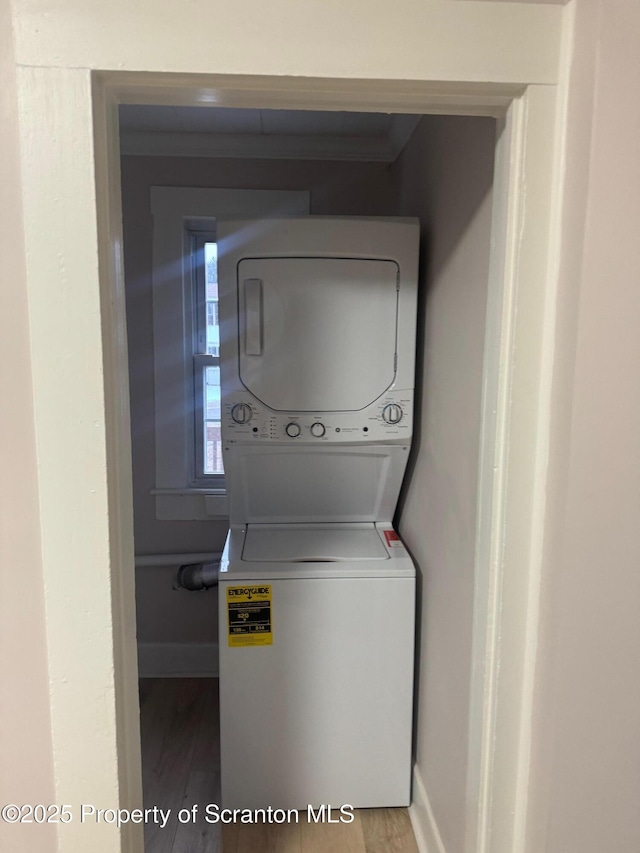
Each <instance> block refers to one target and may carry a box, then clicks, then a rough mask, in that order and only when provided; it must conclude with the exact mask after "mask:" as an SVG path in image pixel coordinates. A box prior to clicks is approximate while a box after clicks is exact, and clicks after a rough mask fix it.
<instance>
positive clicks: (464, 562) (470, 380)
mask: <svg viewBox="0 0 640 853" xmlns="http://www.w3.org/2000/svg"><path fill="white" fill-rule="evenodd" d="M494 148H495V122H494V121H493V120H492V119H485V118H468V117H463V118H459V117H443V116H437V117H435V116H433V117H432V116H429V117H425V118H423V119H422V122H421V124H420V126H419V128H418V130H417V131H416V133H415V134H414V136H413V137H412V139H411V141H410V143H409V145H408V146H407V148H406V149H405V151H404V152H403V154H402V156H401V157H400V159H399V160H398V162H397V164H396V166H395V168H394V176H395V177H396V178H397V180H398V188H399V212H401V213H402V214H403V215H412V216H418V217H420V220H421V223H422V233H423V242H422V259H421V261H422V263H421V269H422V272H421V300H420V315H419V343H418V361H417V368H418V370H417V382H416V388H417V393H418V401H417V407H416V408H417V413H418V414H417V420H416V431H415V440H414V446H413V449H412V457H411V464H410V469H409V473H408V478H407V481H406V482H405V490H404V494H403V497H402V499H401V502H400V507H399V513H398V516H399V530H400V533H401V535H402V537H403V539H404V540H405V542H406V544H407V546H408V547H409V549H410V551H411V553H412V555H413V557H414V559H415V561H416V564H417V568H418V576H419V584H418V624H419V631H418V645H417V655H418V658H417V668H416V672H417V706H416V744H415V747H416V769H417V773H418V774H419V776H420V779H421V781H422V783H423V784H424V787H425V789H426V791H427V794H428V796H429V799H430V801H431V806H432V809H433V812H434V816H435V820H436V823H437V825H438V827H439V830H440V833H441V835H442V840H443V842H444V845H445V848H446V850H447V853H462V851H463V849H464V826H465V807H466V771H467V746H468V709H469V682H470V676H471V631H472V620H473V597H474V548H475V522H476V491H477V475H478V453H479V426H480V405H481V387H482V385H481V380H482V359H483V351H484V335H485V311H486V298H487V283H488V262H489V245H490V228H491V188H492V181H493V159H494Z"/></svg>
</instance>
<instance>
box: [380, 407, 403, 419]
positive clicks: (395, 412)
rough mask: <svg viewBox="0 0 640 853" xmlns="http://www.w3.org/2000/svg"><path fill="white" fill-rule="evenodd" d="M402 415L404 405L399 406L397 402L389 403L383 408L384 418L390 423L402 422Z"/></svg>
mask: <svg viewBox="0 0 640 853" xmlns="http://www.w3.org/2000/svg"><path fill="white" fill-rule="evenodd" d="M402 415H403V411H402V406H399V405H398V404H397V403H389V405H388V406H385V407H384V409H383V410H382V418H383V420H384V421H386V423H388V424H397V423H400V421H401V420H402Z"/></svg>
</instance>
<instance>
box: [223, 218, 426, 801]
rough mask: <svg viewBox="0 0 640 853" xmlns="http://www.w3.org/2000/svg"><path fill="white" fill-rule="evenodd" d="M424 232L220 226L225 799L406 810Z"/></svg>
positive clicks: (374, 226) (338, 224)
mask: <svg viewBox="0 0 640 853" xmlns="http://www.w3.org/2000/svg"><path fill="white" fill-rule="evenodd" d="M418 233H419V232H418V223H417V222H416V221H415V220H406V219H377V218H376V219H352V218H341V219H336V218H325V217H306V218H304V219H289V220H264V221H259V222H256V221H251V222H229V223H221V224H220V228H219V233H218V246H219V293H220V323H221V329H222V336H221V337H222V352H221V382H222V429H223V447H224V463H225V473H226V477H227V486H228V491H229V501H230V522H231V527H230V532H229V536H228V539H227V543H226V547H225V552H224V557H223V560H222V564H221V571H220V584H219V601H220V605H219V606H220V613H219V616H220V623H219V624H220V720H221V762H222V800H223V804H224V806H225V807H230V808H266V807H268V806H272V807H273V808H306V807H307V806H308V805H314V806H318V805H321V804H328V805H334V806H340V805H343V804H347V803H348V804H350V805H353V806H355V807H375V806H400V805H408V803H409V800H410V779H411V720H412V697H413V654H414V630H415V569H414V566H413V564H412V562H411V559H410V557H409V555H408V554H407V552H406V550H405V548H404V546H403V545H402V543H401V541H400V540H399V538H398V536H397V534H396V533H395V532H394V531H393V528H392V525H391V520H392V518H393V514H394V511H395V507H396V503H397V499H398V494H399V491H400V487H401V484H402V478H403V476H404V471H405V468H406V462H407V457H408V453H409V448H410V443H411V434H412V409H413V385H414V357H415V356H414V350H415V322H416V293H417V264H418V239H419V237H418Z"/></svg>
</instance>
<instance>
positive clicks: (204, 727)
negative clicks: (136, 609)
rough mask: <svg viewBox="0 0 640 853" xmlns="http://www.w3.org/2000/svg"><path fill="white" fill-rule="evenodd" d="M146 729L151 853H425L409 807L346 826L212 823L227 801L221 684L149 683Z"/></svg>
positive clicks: (365, 812)
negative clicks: (212, 813)
mask: <svg viewBox="0 0 640 853" xmlns="http://www.w3.org/2000/svg"><path fill="white" fill-rule="evenodd" d="M140 727H141V735H142V780H143V787H144V805H145V808H148V809H153V808H154V806H155V807H157V811H156V812H154V813H150V818H151V819H150V820H148V821H147V822H146V823H145V853H418V848H417V847H416V843H415V840H414V837H413V832H412V829H411V824H410V822H409V816H408V814H407V810H406V809H360V810H358V811H356V812H355V817H354V820H353V822H352V823H338V824H329V823H313V822H311V823H309V822H307V816H306V814H304V813H299V822H298V823H281V824H275V823H271V824H238V823H236V824H230V825H225V826H221V825H220V824H219V823H208V822H207V821H206V820H205V815H204V810H205V808H206V806H207V805H208V804H210V803H219V802H220V769H219V768H220V737H219V719H218V681H217V679H214V678H144V679H141V681H140ZM194 807H195V808H196V809H197V810H198V811H197V813H196V819H195V820H193V819H192V817H191V816H192V814H193V812H192V811H191V812H190V813H189V815H187V811H186V810H187V809H189V810H192V809H193V808H194ZM160 810H162V813H161V812H160ZM167 810H170V814H169V815H168V816H166V812H167ZM181 810H184V811H182V812H181V814H182V817H183V819H186V820H185V822H184V823H181V822H180V821H179V820H178V813H179V812H180V811H181ZM163 813H164V814H163ZM165 817H166V825H165V826H164V827H162V826H161V823H162V821H163V820H164V819H165Z"/></svg>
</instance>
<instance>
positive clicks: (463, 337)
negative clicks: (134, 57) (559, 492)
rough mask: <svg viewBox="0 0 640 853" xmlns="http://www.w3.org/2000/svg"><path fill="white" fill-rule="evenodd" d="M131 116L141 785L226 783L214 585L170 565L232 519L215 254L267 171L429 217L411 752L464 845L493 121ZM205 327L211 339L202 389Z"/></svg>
mask: <svg viewBox="0 0 640 853" xmlns="http://www.w3.org/2000/svg"><path fill="white" fill-rule="evenodd" d="M120 127H121V152H122V158H121V174H122V207H123V228H124V251H125V285H126V311H127V331H128V352H129V383H130V394H131V437H132V457H133V487H134V526H135V549H136V607H137V632H138V644H139V669H140V676H141V693H140V695H141V729H142V745H143V783H144V787H145V800H146V801H148V804H149V805H158V806H160V807H165V808H167V807H176V806H177V807H180V805H181V804H182V803H183V802H185V803H186V804H187V805H191V803H192V801H196V800H199V801H202V802H205V801H206V802H216V797H217V790H216V785H217V784H218V782H217V781H216V774H217V773H218V769H217V762H218V749H219V744H216V743H215V741H212V740H210V739H208V736H207V731H208V729H207V726H208V721H211V720H215V719H216V714H217V710H216V697H217V685H216V678H217V675H218V616H217V614H218V607H217V590H216V589H215V587H214V588H212V589H210V590H208V591H197V592H196V591H187V590H185V589H180V588H177V586H178V584H177V583H176V578H177V572H178V568H179V566H180V565H182V564H186V563H191V562H193V563H203V562H204V563H211V562H213V563H215V561H216V560H217V559H218V557H219V555H220V552H221V551H222V549H223V546H224V543H225V537H226V535H227V530H228V518H227V517H226V515H225V512H226V509H225V499H224V482H223V481H222V480H220V479H217V480H216V479H215V476H217V475H218V474H220V471H219V466H217V465H216V459H217V458H218V457H217V456H216V453H217V450H216V440H215V436H216V433H215V430H216V404H217V401H218V400H219V398H218V397H217V396H216V394H217V392H216V388H215V380H216V369H217V363H216V357H217V354H216V346H217V344H216V338H215V334H216V333H215V331H214V327H215V316H216V308H217V306H216V300H217V295H216V290H215V287H213V282H214V280H215V273H214V272H212V271H211V270H212V269H213V262H212V258H213V259H215V258H214V256H215V243H216V223H217V219H219V218H221V217H222V218H223V217H224V215H225V214H224V212H222V213H221V212H220V210H216V209H215V203H216V198H218V199H223V201H224V199H225V198H226V202H225V203H229V204H233V203H234V202H233V200H232V201H231V202H229V198H230V196H228V195H227V196H226V197H225V195H224V193H223V191H230V190H238V191H245V197H244V200H243V201H242V204H247V205H249V207H248V208H246V210H247V212H246V217H247V218H259V217H260V215H261V214H262V213H263V208H259V207H258V208H256V210H255V212H252V210H251V207H250V206H251V204H252V197H251V191H254V195H255V193H258V191H259V192H262V193H264V191H271V192H272V193H274V195H273V197H272V198H273V199H275V201H273V202H271V201H269V200H268V199H267V201H265V202H264V203H265V204H271V203H273V204H275V205H276V206H277V205H282V206H283V207H282V208H281V209H283V210H284V212H285V213H289V212H293V213H295V214H296V215H300V214H301V213H302V212H304V211H301V210H300V209H299V207H298V206H299V205H300V204H302V205H304V204H305V203H306V204H307V205H308V211H307V212H308V213H309V214H311V215H319V216H347V217H350V216H354V217H369V216H371V217H391V216H392V217H398V216H399V217H417V218H418V219H419V221H420V232H421V240H420V272H419V288H418V323H417V351H416V384H415V388H416V397H415V410H414V428H413V442H412V449H411V453H410V458H409V464H408V467H407V471H406V475H405V479H404V483H403V488H402V492H401V496H400V501H399V503H398V508H397V512H396V515H395V519H394V526H395V528H396V530H398V532H399V533H400V535H401V537H402V539H403V541H404V542H405V544H406V546H407V548H408V550H409V551H410V553H411V555H412V557H413V559H414V562H415V564H416V570H417V613H416V625H417V630H416V658H415V700H414V728H413V750H414V760H415V761H416V763H417V765H418V767H419V768H420V775H421V779H422V780H423V782H424V784H425V785H426V786H427V787H428V795H429V799H430V801H431V804H432V806H433V807H434V810H435V811H437V813H438V814H439V815H440V821H441V831H442V832H443V839H444V841H445V842H446V844H445V846H446V849H447V850H449V849H450V850H462V849H463V846H464V838H463V833H464V814H465V804H466V785H467V760H468V755H467V747H468V739H469V734H468V732H469V694H470V683H471V665H472V627H473V607H474V551H475V545H476V510H477V506H476V502H477V487H478V465H479V450H480V424H481V401H482V377H483V354H484V345H485V332H486V302H487V285H488V272H489V252H490V238H491V233H490V232H491V214H492V185H493V168H494V157H495V144H496V122H495V120H494V119H491V118H484V117H469V116H439V115H428V116H409V115H387V114H379V113H373V114H371V113H343V112H332V111H327V112H319V111H285V110H258V109H224V108H195V107H194V108H192V107H188V108H187V107H157V106H136V105H127V106H121V107H120ZM161 188H164V189H161ZM169 188H170V189H171V190H179V189H180V188H182V190H183V191H184V194H183V196H182V197H183V199H188V198H189V197H191V198H193V195H191V196H189V193H188V192H187V191H188V190H203V191H204V190H211V191H220V193H219V194H218V196H216V195H215V193H214V194H213V195H212V196H209V198H211V199H213V202H212V205H213V206H212V207H211V209H210V212H209V213H208V215H207V214H206V212H205V211H204V210H203V209H202V208H198V209H197V210H193V211H192V212H191V213H189V212H188V210H186V208H184V207H183V208H182V209H179V206H180V203H181V202H179V194H178V195H176V193H175V192H171V191H169ZM278 193H279V194H280V195H277V194H278ZM257 197H258V196H257V195H255V198H257ZM201 198H202V199H204V200H205V201H206V198H207V196H205V195H202V196H201ZM262 198H263V200H264V199H266V196H262ZM176 199H178V201H176ZM305 199H306V201H305ZM254 200H255V199H254ZM185 203H186V204H187V205H188V204H189V202H188V201H187V202H185ZM172 204H175V205H177V207H176V208H175V210H176V215H175V217H174V219H173V222H174V224H175V223H176V222H177V223H178V227H180V228H182V233H181V234H180V235H179V237H178V239H179V240H182V241H183V245H184V247H185V251H192V252H193V264H194V276H193V281H194V282H195V285H194V289H193V290H191V291H190V293H189V294H187V295H186V296H185V291H184V290H183V291H181V293H180V294H179V295H178V297H177V301H176V300H173V301H172V299H171V297H170V296H167V293H166V291H167V288H168V287H169V285H168V283H167V282H168V281H169V280H170V278H171V275H174V274H175V270H174V271H171V270H163V269H162V268H158V257H159V254H158V239H159V238H158V228H159V227H164V226H160V224H159V223H160V220H161V219H162V216H163V215H164V214H163V211H164V213H166V221H167V222H170V220H171V215H170V208H171V205H172ZM167 211H168V212H167ZM183 215H184V216H186V217H187V220H188V221H183V222H182V224H180V217H181V216H183ZM234 216H236V217H237V216H238V213H237V212H235V209H234ZM208 218H209V220H210V221H209V222H207V219H208ZM241 218H245V217H244V215H243V216H242V217H241ZM167 227H170V225H168V226H167ZM185 234H187V235H189V234H191V236H190V237H185V236H184V235H185ZM154 241H155V242H154ZM205 245H206V246H207V247H208V248H206V249H205ZM205 251H206V252H207V256H206V259H205V255H204V253H205ZM205 261H206V262H205ZM154 263H155V269H154ZM207 267H209V268H210V269H209V278H207V274H208V270H207ZM199 275H200V276H201V278H200V279H198V276H199ZM198 281H200V284H198ZM198 288H200V290H198ZM198 293H200V297H198ZM198 298H200V299H201V303H198ZM176 305H177V308H178V310H177V311H176ZM194 334H195V335H196V336H197V334H200V335H204V352H203V354H204V355H206V356H208V357H210V358H209V361H206V362H203V365H202V371H203V372H202V379H201V380H200V382H201V384H199V383H198V381H196V380H194V384H193V385H192V386H191V387H192V388H193V389H194V390H193V395H192V396H191V397H190V398H189V396H188V393H187V391H188V389H189V382H185V381H183V380H184V376H185V370H187V369H188V370H193V369H194V368H193V362H192V363H191V364H190V365H189V367H188V368H187V367H185V365H186V363H187V360H188V359H189V358H193V357H194V355H196V353H194V352H191V353H189V352H188V351H187V349H186V348H187V347H188V346H189V345H190V344H191V343H192V341H193V339H194ZM176 353H177V355H176ZM176 358H178V359H184V364H182V365H181V364H176ZM167 377H173V379H171V381H169V382H168V383H167V382H166V379H167ZM176 377H177V378H176ZM180 377H182V378H180ZM172 383H173V384H172ZM176 388H178V391H177V392H176ZM185 388H186V389H187V391H185ZM180 389H182V390H180ZM218 418H219V415H218ZM207 431H208V432H207ZM176 436H178V438H177V439H176ZM185 436H186V438H185ZM207 436H209V438H210V440H209V442H208V443H207ZM174 451H175V452H174ZM207 453H209V454H210V455H209V457H208V456H207ZM182 474H184V480H183V481H181V480H180V477H181V476H182ZM210 476H211V477H213V478H212V479H208V477H210ZM171 478H173V479H171ZM372 630H375V629H372ZM169 679H170V680H169ZM205 679H206V681H205ZM384 689H385V687H384V685H383V684H381V685H380V691H384ZM187 801H188V802H187ZM334 805H340V804H334ZM199 828H200V829H201V828H202V827H199ZM180 831H181V832H183V833H184V832H186V831H187V829H182V830H180ZM160 838H163V841H162V843H163V844H165V845H166V844H167V839H166V836H164V837H163V836H161V835H159V834H158V833H157V831H155V830H154V827H153V826H151V827H149V828H147V833H146V850H147V853H152V851H154V850H156V849H163V850H171V846H164V847H162V848H160V847H158V846H157V845H158V844H159V843H160V842H159V839H160ZM178 840H179V839H178ZM183 840H184V839H183ZM176 849H178V848H176ZM408 849H409V848H408Z"/></svg>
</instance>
